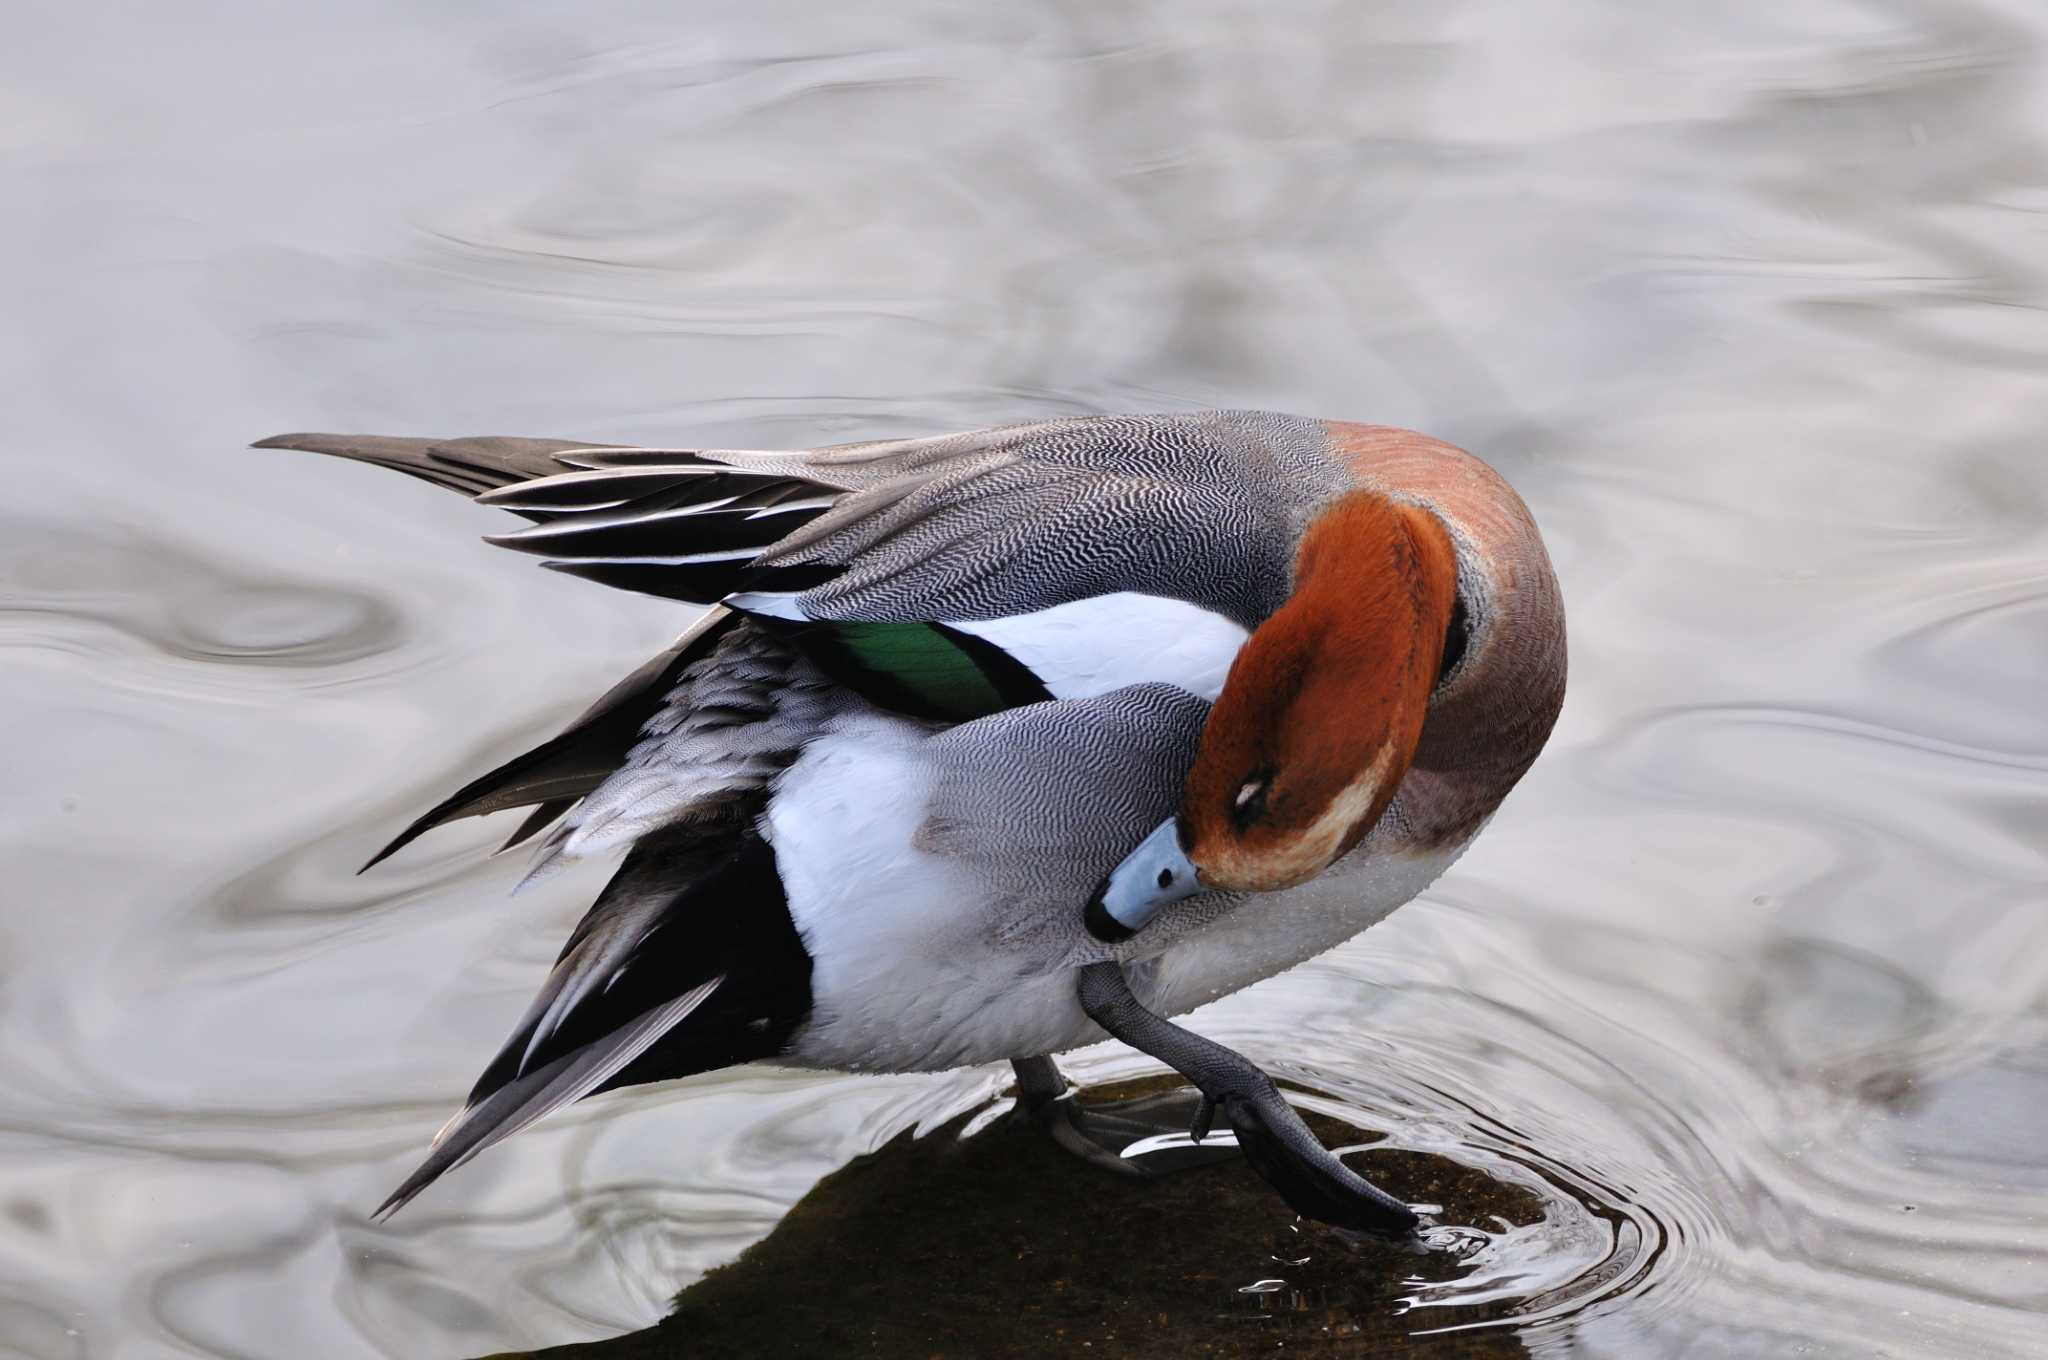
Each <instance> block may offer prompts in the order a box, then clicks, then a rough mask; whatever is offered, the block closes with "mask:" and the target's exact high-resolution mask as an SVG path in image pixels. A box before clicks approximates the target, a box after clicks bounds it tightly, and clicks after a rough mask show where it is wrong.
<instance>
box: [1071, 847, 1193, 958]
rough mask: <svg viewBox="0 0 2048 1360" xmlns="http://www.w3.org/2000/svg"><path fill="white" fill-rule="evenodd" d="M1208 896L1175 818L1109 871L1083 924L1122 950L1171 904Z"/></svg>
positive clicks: (1098, 936) (1091, 902) (1097, 936)
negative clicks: (1184, 845)
mask: <svg viewBox="0 0 2048 1360" xmlns="http://www.w3.org/2000/svg"><path fill="white" fill-rule="evenodd" d="M1203 890H1204V889H1203V887H1202V883H1201V881H1200V880H1199V879H1198V878H1197V877H1196V876H1195V866H1194V865H1193V864H1192V863H1190V862H1189V860H1188V856H1187V852H1186V851H1185V850H1183V849H1181V845H1180V826H1179V823H1178V822H1177V821H1176V820H1175V819H1174V818H1172V817H1169V818H1167V819H1166V820H1165V821H1163V822H1161V823H1160V824H1159V826H1158V827H1157V828H1156V829H1155V830H1154V831H1153V832H1152V834H1151V835H1149V836H1147V837H1145V839H1144V840H1142V841H1139V842H1138V847H1137V849H1135V850H1133V851H1131V853H1130V854H1128V855H1125V856H1124V858H1123V862H1122V863H1121V864H1119V865H1117V866H1116V868H1114V869H1112V870H1110V871H1109V877H1107V878H1105V879H1103V880H1102V886H1101V887H1099V888H1097V889H1096V890H1095V895H1094V896H1093V897H1091V898H1090V899H1089V900H1088V910H1087V911H1086V913H1085V914H1084V916H1083V919H1084V920H1085V921H1086V922H1087V925H1088V933H1089V934H1091V935H1093V936H1094V937H1095V938H1096V939H1098V940H1102V941H1104V942H1105V943H1109V944H1116V943H1120V942H1121V941H1124V940H1128V939H1130V938H1131V937H1132V936H1133V935H1136V934H1137V933H1138V932H1139V931H1140V930H1142V929H1144V928H1145V923H1146V922H1147V921H1149V920H1151V919H1152V917H1153V916H1154V915H1155V914H1156V913H1157V912H1158V911H1159V909H1160V908H1161V907H1163V906H1165V905H1167V904H1168V903H1169V902H1178V901H1180V900H1181V899H1182V898H1184V897H1193V896H1194V895H1195V894H1196V893H1198V892H1202V891H1203Z"/></svg>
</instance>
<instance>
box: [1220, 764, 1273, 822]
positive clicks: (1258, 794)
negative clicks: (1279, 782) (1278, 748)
mask: <svg viewBox="0 0 2048 1360" xmlns="http://www.w3.org/2000/svg"><path fill="white" fill-rule="evenodd" d="M1271 782H1272V781H1271V778H1270V777H1269V776H1266V775H1254V776H1253V777H1252V778H1250V779H1247V780H1245V781H1244V784H1243V785H1242V786H1241V787H1239V789H1238V791H1237V797H1236V798H1235V799H1234V800H1232V802H1231V805H1230V811H1231V815H1232V816H1233V817H1234V818H1235V819H1236V821H1237V824H1238V825H1239V826H1243V825H1245V824H1246V823H1248V822H1251V821H1253V820H1254V819H1256V818H1258V817H1260V816H1263V815H1264V814H1265V811H1266V788H1267V786H1268V785H1269V784H1270V783H1271Z"/></svg>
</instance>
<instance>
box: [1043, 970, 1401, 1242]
mask: <svg viewBox="0 0 2048 1360" xmlns="http://www.w3.org/2000/svg"><path fill="white" fill-rule="evenodd" d="M1079 992H1080V998H1081V1005H1082V1007H1083V1008H1084V1009H1085V1010H1086V1011H1087V1012H1088V1014H1089V1016H1090V1017H1091V1018H1092V1019H1093V1020H1094V1021H1095V1023H1096V1024H1098V1025H1101V1026H1102V1027H1103V1028H1104V1029H1105V1030H1108V1031H1109V1032H1110V1033H1111V1034H1113V1035H1115V1036H1116V1037H1117V1038H1119V1039H1121V1040H1123V1041H1124V1042H1125V1043H1127V1044H1129V1045H1131V1046H1132V1047H1133V1048H1137V1049H1141V1050H1143V1051H1144V1052H1146V1053H1149V1054H1151V1055H1152V1056H1153V1057H1155V1058H1158V1059H1159V1060H1161V1061H1162V1062H1165V1063H1167V1064H1168V1065H1170V1066H1171V1067H1172V1068H1173V1069H1174V1070H1175V1071H1177V1072H1179V1073H1180V1074H1181V1075H1182V1076H1184V1077H1186V1078H1187V1079H1188V1080H1189V1081H1192V1082H1194V1083H1195V1085H1196V1086H1197V1087H1199V1088H1200V1089H1201V1092H1202V1096H1203V1102H1202V1104H1203V1108H1202V1109H1200V1110H1199V1111H1198V1112H1197V1114H1196V1118H1195V1128H1196V1129H1198V1130H1205V1129H1206V1127H1207V1124H1208V1121H1209V1119H1210V1118H1211V1117H1213V1113H1214V1111H1215V1110H1221V1111H1222V1112H1223V1116H1224V1118H1225V1119H1227V1120H1228V1121H1229V1122H1230V1127H1231V1128H1232V1129H1233V1130H1235V1131H1236V1134H1237V1144H1238V1147H1239V1149H1240V1150H1242V1151H1243V1153H1244V1156H1245V1160H1247V1161H1249V1162H1250V1163H1251V1164H1252V1168H1253V1170H1255V1171H1257V1172H1258V1173H1259V1175H1260V1176H1262V1177H1264V1178H1265V1180H1266V1183H1267V1184H1269V1185H1271V1186H1272V1187H1273V1188H1274V1189H1275V1190H1277V1191H1279V1192H1280V1196H1281V1198H1282V1199H1285V1200H1286V1201H1287V1203H1288V1204H1289V1205H1290V1206H1292V1207H1293V1209H1294V1211H1295V1212H1296V1213H1299V1214H1302V1215H1304V1216H1306V1217H1308V1218H1313V1219H1316V1220H1318V1221H1320V1222H1323V1223H1330V1224H1334V1225H1335V1226H1337V1227H1340V1228H1352V1229H1356V1230H1358V1231H1362V1232H1375V1233H1387V1234H1406V1233H1408V1232H1411V1231H1413V1230H1414V1228H1415V1226H1416V1224H1417V1223H1418V1222H1419V1220H1418V1218H1417V1217H1416V1214H1415V1211H1414V1210H1412V1209H1410V1208H1409V1207H1408V1206H1407V1205H1405V1204H1403V1203H1402V1202H1401V1201H1400V1200H1397V1199H1395V1198H1394V1197H1393V1196H1392V1195H1389V1194H1388V1193H1387V1192H1386V1191H1384V1190H1382V1189H1380V1188H1379V1187H1378V1186H1376V1185H1374V1184H1372V1182H1370V1181H1368V1180H1366V1179H1365V1178H1364V1177H1363V1176H1360V1175H1359V1174H1358V1173H1357V1172H1355V1171H1353V1170H1352V1169H1351V1168H1350V1167H1348V1166H1346V1165H1344V1163H1343V1162H1341V1161H1339V1160H1338V1159H1337V1158H1336V1156H1335V1155H1334V1154H1332V1153H1331V1152H1330V1150H1329V1149H1327V1148H1325V1147H1324V1146H1323V1145H1322V1144H1321V1143H1319V1142H1317V1141H1316V1137H1315V1135H1314V1134H1313V1133H1311V1132H1309V1127H1308V1125H1307V1124H1305V1123H1303V1122H1302V1118H1301V1116H1300V1114H1298V1113H1297V1112H1296V1111H1295V1109H1294V1107H1293V1106H1292V1105H1290V1104H1288V1103H1287V1100H1286V1099H1285V1098H1284V1097H1283V1096H1282V1095H1281V1094H1280V1092H1279V1090H1278V1089H1277V1088H1275V1087H1274V1085H1273V1082H1272V1079H1271V1078H1269V1077H1268V1076H1267V1075H1266V1074H1265V1073H1264V1072H1261V1071H1260V1070H1259V1069H1258V1067H1257V1066H1255V1065H1254V1064H1253V1063H1252V1062H1251V1061H1250V1060H1249V1059H1247V1058H1245V1057H1244V1056H1243V1055H1241V1054H1238V1053H1234V1052H1232V1051H1231V1050H1230V1049H1227V1048H1225V1047H1223V1046H1222V1045H1221V1044H1218V1043H1215V1042H1213V1041H1211V1040H1209V1039H1205V1038H1203V1037H1202V1036H1201V1035H1199V1034H1196V1033H1194V1032H1192V1031H1190V1030H1185V1029H1182V1028H1181V1027H1180V1026H1178V1025H1175V1024H1173V1023H1171V1022H1169V1021H1167V1020H1164V1019H1162V1018H1160V1017H1159V1016H1157V1015H1154V1014H1153V1013H1152V1012H1151V1011H1149V1010H1146V1009H1145V1007H1144V1006H1143V1005H1141V1004H1140V1003H1139V1002H1138V999H1137V998H1136V997H1135V996H1133V995H1131V989H1130V986H1129V984H1128V983H1126V982H1125V980H1124V975H1123V970H1122V969H1121V968H1120V967H1119V966H1118V965H1116V964H1115V963H1108V962H1105V963H1093V964H1089V965H1088V966H1087V967H1085V968H1082V969H1081V970H1080V973H1079Z"/></svg>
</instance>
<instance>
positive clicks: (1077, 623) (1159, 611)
mask: <svg viewBox="0 0 2048 1360" xmlns="http://www.w3.org/2000/svg"><path fill="white" fill-rule="evenodd" d="M801 594H802V592H800V591H741V592H738V593H736V594H732V595H728V596H726V597H725V599H724V600H722V601H720V603H721V604H723V605H725V606H726V607H727V608H728V609H737V610H739V611H740V612H741V613H745V614H756V615H761V616H764V617H767V618H774V619H786V620H789V621H791V622H803V621H807V620H808V619H809V618H810V616H809V615H808V614H806V613H804V611H803V609H802V607H801V606H800V605H799V604H798V603H797V600H798V598H799V597H800V595H801ZM937 622H942V623H944V624H945V626H946V627H948V628H952V629H955V630H957V631H959V632H962V633H971V634H973V635H974V636H975V637H978V638H981V639H982V640H983V641H986V642H992V643H994V644H995V645H996V646H998V647H1000V648H1002V649H1003V650H1004V651H1005V652H1008V653H1009V654H1010V655H1011V656H1013V657H1015V658H1016V659H1017V660H1019V661H1021V662H1023V663H1024V664H1025V665H1026V666H1028V667H1029V668H1030V669H1031V673H1032V674H1033V675H1036V676H1037V677H1038V678H1039V680H1040V681H1041V682H1043V684H1044V685H1045V687H1046V689H1047V690H1049V691H1051V693H1052V697H1053V698H1055V699H1090V698H1093V697H1095V696H1096V695H1098V694H1108V693H1109V692H1110V691H1112V690H1119V689H1122V688H1124V687H1125V686H1126V685H1142V684H1147V683H1151V682H1154V681H1161V682H1164V683H1166V684H1169V685H1179V686H1180V687H1181V688H1182V689H1184V690H1186V691H1188V693H1190V694H1194V695H1197V696H1199V697H1201V698H1203V699H1208V700H1211V701H1212V702H1213V701H1214V700H1215V698H1216V696H1217V695H1218V694H1220V693H1222V691H1223V681H1224V678H1225V677H1226V676H1228V675H1229V674H1230V663H1231V662H1232V661H1235V660H1236V659H1237V653H1238V649H1239V648H1241V647H1243V646H1244V641H1245V639H1246V638H1247V637H1249V636H1251V635H1250V634H1249V633H1247V632H1246V631H1245V630H1244V629H1243V628H1242V627H1240V626H1239V625H1238V624H1236V623H1233V622H1232V621H1231V620H1229V619H1227V618H1224V617H1223V616H1222V615H1221V614H1218V613H1216V612H1215V611H1213V610H1209V609H1204V608H1202V607H1201V606H1200V605H1196V604H1189V603H1187V602H1186V601H1185V600H1170V599H1168V598H1166V597H1165V596H1164V595H1144V594H1140V593H1139V592H1137V591H1135V590H1119V591H1117V592H1115V593H1114V594H1110V595H1091V596H1089V597H1088V598H1087V599H1085V600H1071V601H1069V602H1068V603H1066V604H1056V605H1054V606H1052V607H1051V608H1050V609H1040V610H1036V611H1034V612H1032V613H1029V614H1017V615H1014V616H1012V617H1010V618H1006V619H975V620H972V621H969V622H965V623H962V622H957V621H955V620H952V619H943V620H937Z"/></svg>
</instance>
